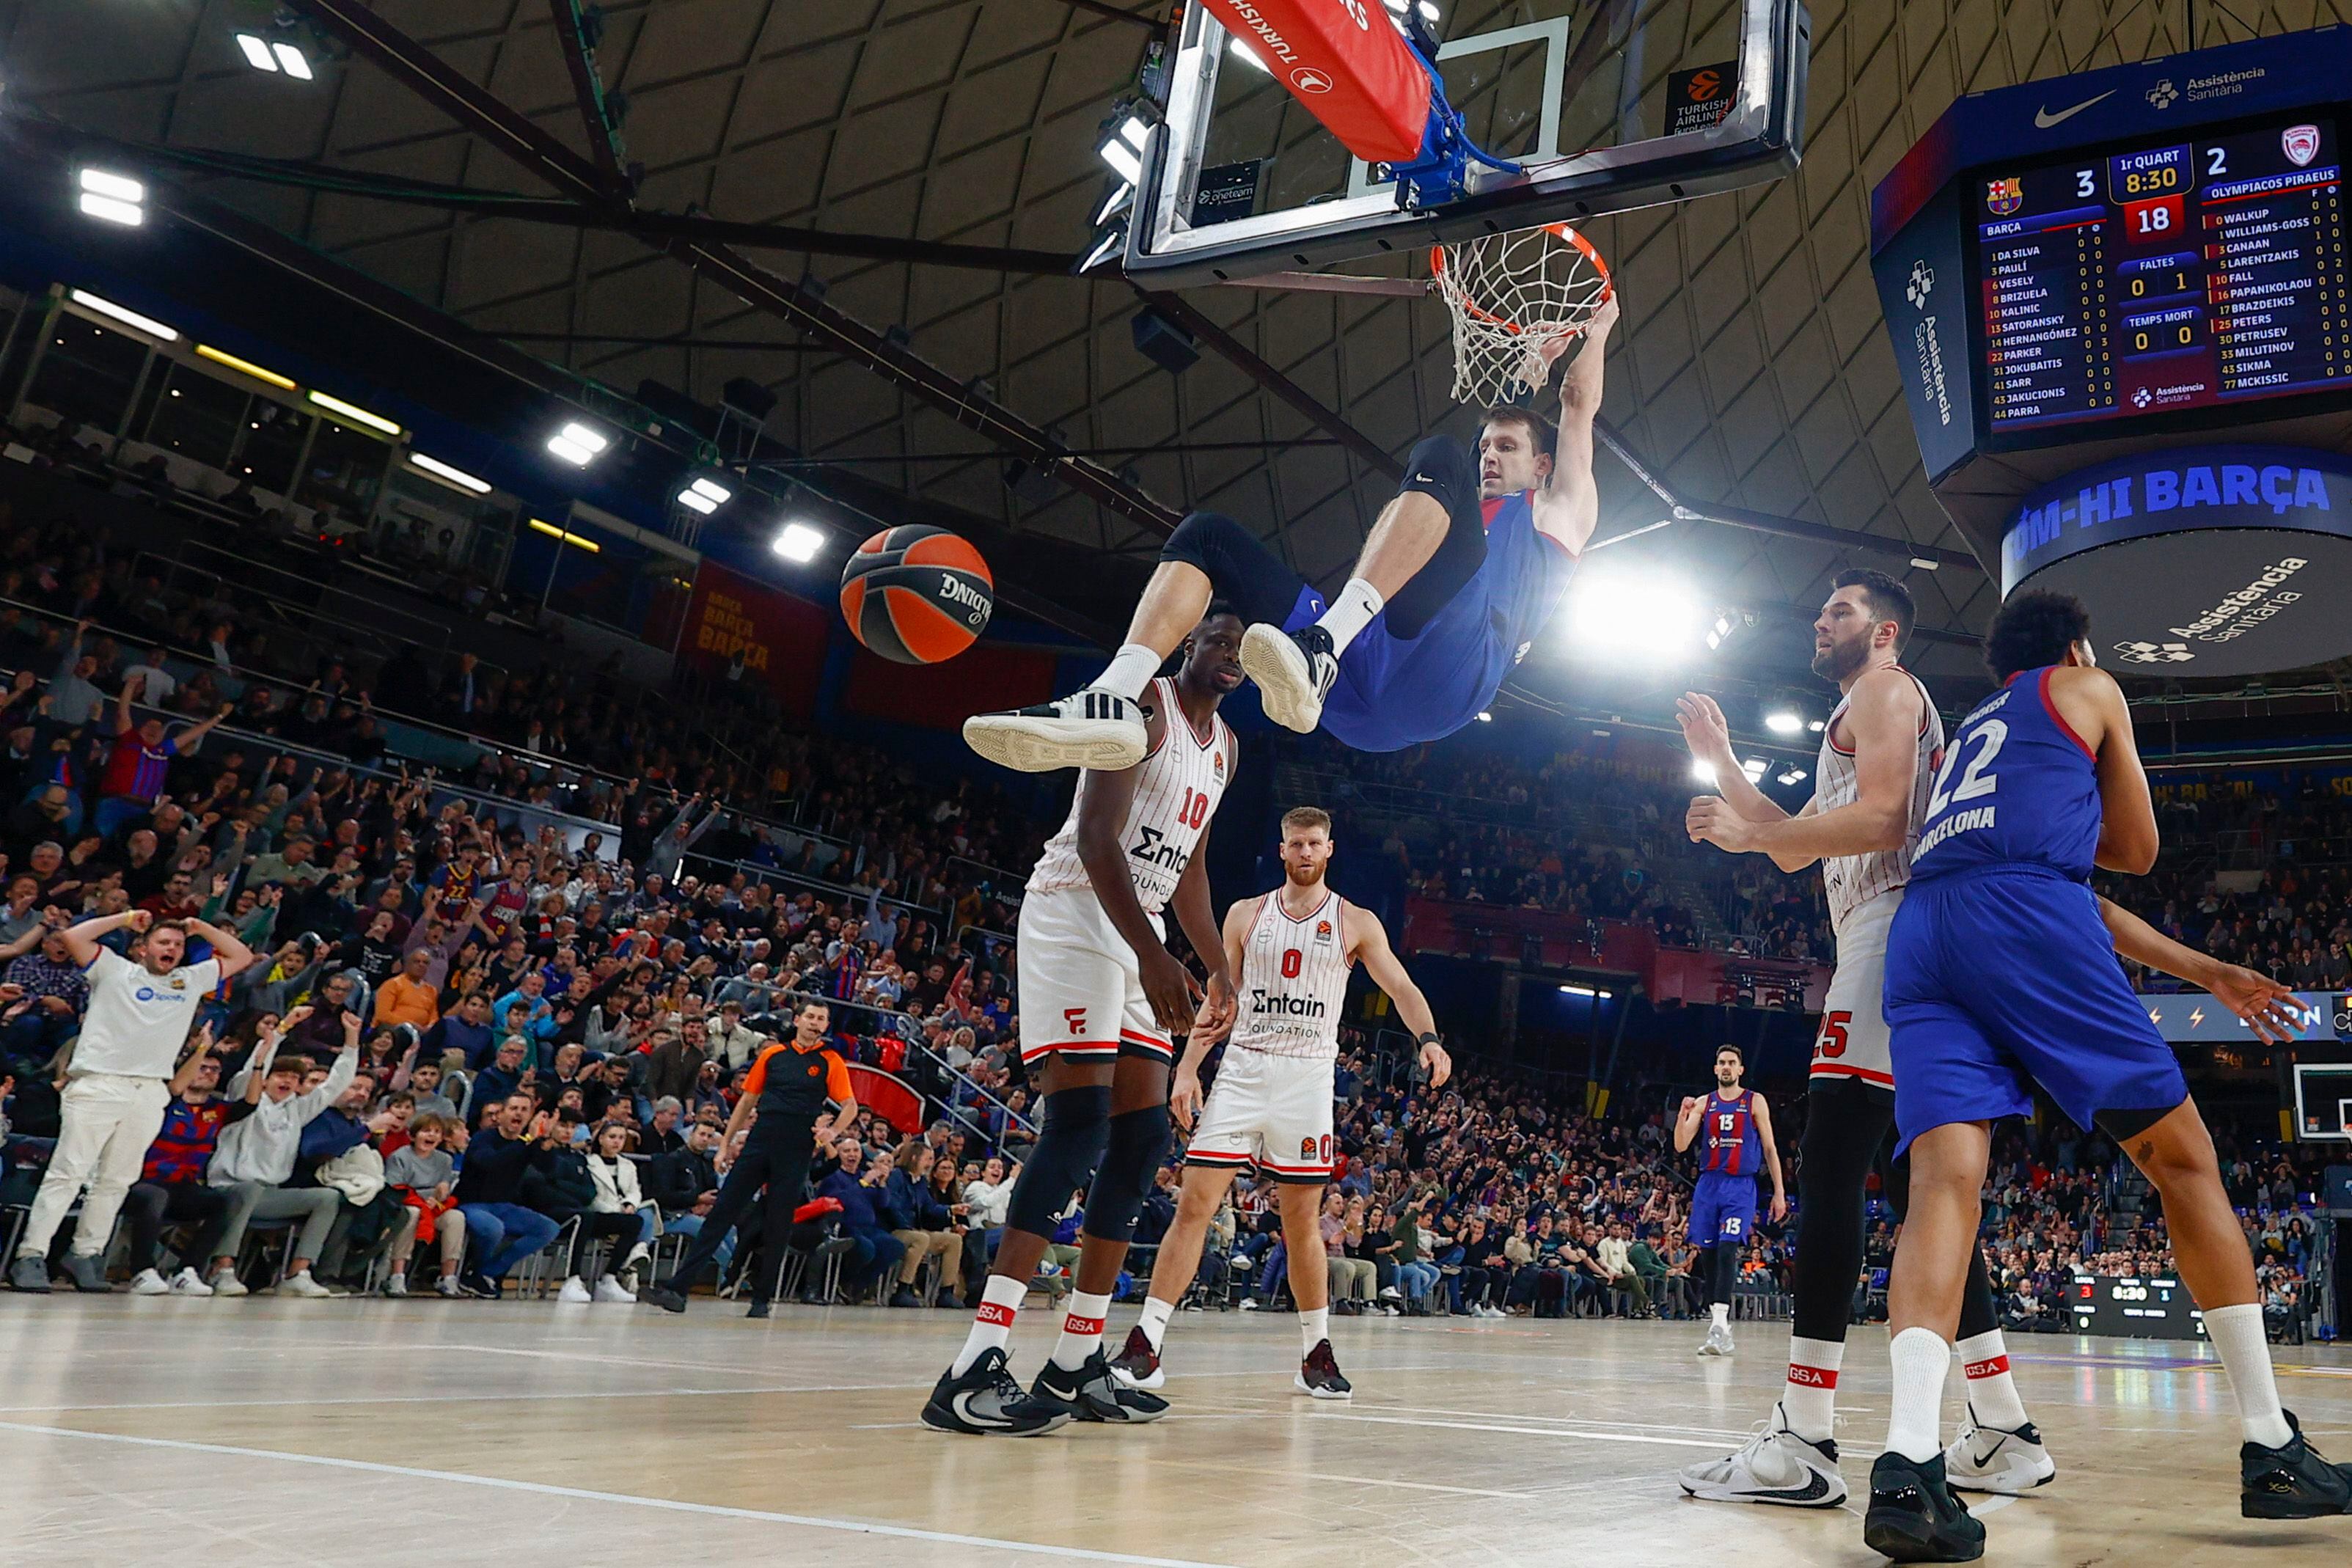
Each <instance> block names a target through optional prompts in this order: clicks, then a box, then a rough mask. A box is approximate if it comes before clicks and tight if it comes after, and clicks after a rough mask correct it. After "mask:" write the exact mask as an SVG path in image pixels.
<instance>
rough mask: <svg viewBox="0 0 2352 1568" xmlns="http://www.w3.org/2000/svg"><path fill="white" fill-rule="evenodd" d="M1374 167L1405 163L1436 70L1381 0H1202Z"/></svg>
mask: <svg viewBox="0 0 2352 1568" xmlns="http://www.w3.org/2000/svg"><path fill="white" fill-rule="evenodd" d="M1202 5H1205V6H1206V7H1207V8H1208V12H1209V15H1211V16H1214V17H1215V18H1216V19H1217V20H1218V21H1219V22H1222V23H1223V24H1224V28H1225V31H1227V32H1229V33H1231V34H1232V35H1233V36H1234V37H1236V38H1239V39H1240V40H1241V41H1242V43H1243V44H1244V46H1246V47H1248V49H1249V51H1250V53H1252V54H1254V55H1255V56H1256V57H1257V58H1259V59H1260V60H1261V61H1263V62H1264V63H1265V68H1266V69H1267V70H1268V71H1269V72H1271V73H1272V74H1273V77H1274V79H1275V80H1276V81H1278V82H1280V83H1282V85H1283V86H1284V87H1286V88H1287V89H1290V96H1291V97H1293V98H1295V99H1297V100H1298V101H1299V104H1300V105H1301V107H1303V108H1304V109H1305V110H1307V113H1309V114H1312V115H1313V116H1314V117H1315V118H1316V119H1317V120H1318V121H1322V123H1323V124H1324V126H1325V127H1326V128H1328V130H1329V131H1330V132H1331V134H1332V135H1334V136H1337V137H1338V138H1339V142H1340V144H1341V145H1342V146H1344V147H1346V148H1347V149H1348V151H1349V152H1350V153H1354V154H1355V155H1356V156H1357V157H1359V158H1361V159H1362V160H1363V161H1364V162H1365V163H1403V162H1405V161H1406V160H1408V159H1410V158H1412V157H1413V156H1415V155H1416V154H1417V153H1420V151H1421V139H1422V133H1423V132H1424V131H1425V130H1426V129H1427V128H1428V125H1429V73H1428V71H1426V70H1424V69H1423V68H1422V64H1421V60H1420V58H1419V57H1418V56H1416V55H1415V54H1414V53H1413V52H1412V45H1411V44H1408V43H1406V42H1405V39H1404V35H1403V34H1402V33H1400V32H1398V31H1397V29H1396V24H1395V23H1393V22H1391V21H1390V20H1389V18H1388V15H1387V13H1386V12H1385V10H1383V8H1382V6H1381V0H1202Z"/></svg>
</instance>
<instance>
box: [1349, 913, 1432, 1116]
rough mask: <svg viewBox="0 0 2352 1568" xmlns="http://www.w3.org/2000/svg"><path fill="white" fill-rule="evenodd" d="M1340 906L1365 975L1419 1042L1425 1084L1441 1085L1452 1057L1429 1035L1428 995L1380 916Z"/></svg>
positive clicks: (1430, 1029)
mask: <svg viewBox="0 0 2352 1568" xmlns="http://www.w3.org/2000/svg"><path fill="white" fill-rule="evenodd" d="M1341 907H1342V908H1343V909H1344V910H1346V919H1347V921H1348V929H1349V931H1352V932H1354V933H1355V942H1354V947H1355V950H1356V957H1357V959H1358V961H1359V962H1360V963H1362V964H1363V966H1364V973H1365V975H1366V976H1367V977H1369V978H1370V981H1371V983H1372V984H1375V985H1377V986H1379V987H1380V988H1381V990H1382V991H1384V992H1386V993H1388V997H1389V1000H1390V1001H1391V1002H1393V1003H1395V1004H1396V1010H1397V1016H1398V1017H1400V1018H1402V1019H1403V1020H1404V1026H1405V1028H1406V1029H1407V1030H1409V1031H1411V1033H1412V1037H1414V1038H1415V1039H1418V1040H1422V1041H1423V1045H1422V1047H1421V1065H1422V1066H1423V1067H1424V1068H1428V1069H1429V1087H1430V1088H1432V1089H1443V1088H1444V1087H1445V1080H1446V1079H1448V1078H1450V1077H1452V1076H1453V1074H1454V1058H1452V1057H1450V1056H1448V1055H1446V1052H1445V1047H1444V1045H1443V1044H1441V1043H1439V1042H1438V1041H1437V1040H1435V1039H1434V1038H1433V1037H1434V1036H1435V1035H1436V1033H1437V1015H1436V1014H1434V1013H1433V1012H1431V1011H1430V1010H1429V998H1428V997H1426V996H1423V994H1421V987H1420V986H1418V985H1416V984H1413V981H1412V972H1411V971H1409V970H1407V969H1406V968H1405V966H1404V961H1403V960H1402V959H1401V958H1399V957H1397V955H1396V949H1394V948H1392V947H1391V946H1390V945H1389V933H1388V928H1387V927H1385V926H1383V925H1381V921H1380V917H1379V916H1378V915H1375V914H1374V913H1372V911H1371V910H1367V909H1360V908H1359V907H1358V906H1356V905H1354V904H1345V905H1342V906H1341Z"/></svg>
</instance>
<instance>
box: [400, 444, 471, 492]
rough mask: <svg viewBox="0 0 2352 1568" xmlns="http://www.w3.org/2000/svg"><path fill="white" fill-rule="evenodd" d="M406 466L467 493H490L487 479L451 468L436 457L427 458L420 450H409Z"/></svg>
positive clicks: (461, 469) (463, 470)
mask: <svg viewBox="0 0 2352 1568" xmlns="http://www.w3.org/2000/svg"><path fill="white" fill-rule="evenodd" d="M408 466H409V467H410V468H415V470H416V471H417V472H419V473H421V474H425V475H429V476H430V477H432V478H433V479H438V480H439V481H440V482H441V483H443V484H445V485H448V486H450V487H452V488H453V489H461V490H464V491H465V492H466V493H467V494H468V495H478V496H486V495H488V494H489V493H490V481H489V480H488V479H476V478H475V477H474V476H473V475H471V474H469V473H467V471H466V470H465V469H463V468H453V467H451V466H450V465H449V464H447V463H445V462H443V461H442V460H441V459H440V458H428V457H426V456H425V454H424V453H422V452H411V453H409V454H408Z"/></svg>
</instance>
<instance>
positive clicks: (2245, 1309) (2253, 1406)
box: [2205, 1301, 2294, 1448]
mask: <svg viewBox="0 0 2352 1568" xmlns="http://www.w3.org/2000/svg"><path fill="white" fill-rule="evenodd" d="M2205 1337H2206V1338H2207V1339H2209V1340H2211V1341H2212V1342H2213V1348H2214V1349H2215V1350H2217V1351H2219V1352H2221V1365H2222V1367H2223V1368H2224V1369H2225V1370H2226V1371H2227V1372H2228V1373H2229V1374H2230V1388H2231V1392H2232V1393H2234V1394H2237V1396H2238V1420H2239V1422H2240V1424H2241V1425H2242V1426H2244V1428H2245V1433H2246V1441H2247V1442H2249V1443H2260V1444H2261V1445H2262V1446H2263V1447H2265V1448H2280V1447H2285V1446H2286V1444H2287V1443H2288V1442H2289V1441H2290V1440H2291V1439H2292V1438H2293V1437H2294V1428H2292V1427H2290V1426H2288V1425H2287V1424H2286V1412H2285V1411H2284V1410H2283V1409H2281V1408H2280V1407H2279V1394H2278V1380H2277V1379H2276V1378H2275V1377H2273V1375H2272V1374H2271V1345H2270V1339H2269V1336H2267V1335H2266V1334H2264V1333H2263V1310H2262V1307H2261V1306H2260V1305H2259V1304H2258V1303H2256V1302H2253V1301H2247V1302H2243V1303H2242V1304H2240V1305H2238V1306H2235V1307H2216V1308H2214V1309H2213V1310H2211V1311H2210V1312H2208V1313H2206V1314H2205Z"/></svg>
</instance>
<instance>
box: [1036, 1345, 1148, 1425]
mask: <svg viewBox="0 0 2352 1568" xmlns="http://www.w3.org/2000/svg"><path fill="white" fill-rule="evenodd" d="M1029 1397H1030V1398H1032V1399H1034V1400H1035V1401H1037V1402H1038V1403H1039V1404H1041V1405H1048V1406H1051V1407H1054V1408H1056V1409H1061V1410H1066V1411H1067V1412H1069V1414H1070V1415H1072V1416H1074V1417H1076V1419H1078V1420H1080V1421H1114V1422H1124V1423H1126V1424H1127V1425H1129V1426H1139V1425H1140V1424H1141V1423H1143V1422H1146V1421H1157V1420H1159V1419H1160V1417H1161V1416H1162V1415H1167V1414H1168V1402H1167V1401H1166V1400H1164V1399H1162V1398H1160V1395H1158V1394H1146V1393H1145V1392H1144V1391H1143V1390H1141V1389H1139V1388H1122V1387H1121V1386H1119V1383H1118V1379H1117V1378H1115V1377H1113V1376H1111V1374H1110V1362H1109V1360H1108V1358H1107V1357H1105V1356H1104V1354H1103V1353H1102V1347H1101V1346H1099V1345H1097V1346H1096V1347H1095V1353H1094V1354H1092V1355H1090V1356H1088V1357H1087V1359H1086V1363H1085V1364H1084V1365H1082V1366H1080V1367H1079V1368H1078V1370H1077V1371H1076V1372H1071V1371H1068V1370H1067V1369H1066V1368H1063V1367H1058V1366H1055V1364H1054V1363H1052V1362H1050V1361H1049V1362H1047V1363H1045V1370H1044V1371H1043V1372H1040V1373H1038V1374H1037V1379H1036V1381H1035V1382H1034V1383H1032V1384H1030V1385H1029Z"/></svg>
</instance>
